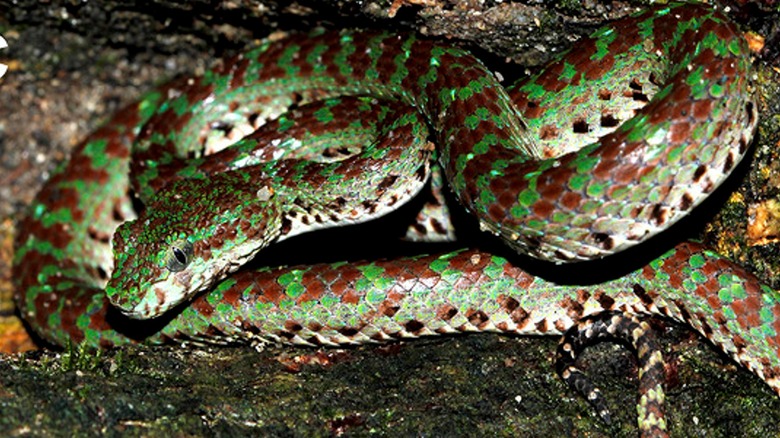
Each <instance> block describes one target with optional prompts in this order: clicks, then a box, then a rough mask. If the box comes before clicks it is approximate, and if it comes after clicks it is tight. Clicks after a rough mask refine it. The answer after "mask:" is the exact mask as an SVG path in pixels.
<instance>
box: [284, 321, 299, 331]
mask: <svg viewBox="0 0 780 438" xmlns="http://www.w3.org/2000/svg"><path fill="white" fill-rule="evenodd" d="M284 329H285V330H287V331H289V332H299V331H301V330H303V326H302V325H300V324H298V323H297V322H295V321H287V322H285V323H284Z"/></svg>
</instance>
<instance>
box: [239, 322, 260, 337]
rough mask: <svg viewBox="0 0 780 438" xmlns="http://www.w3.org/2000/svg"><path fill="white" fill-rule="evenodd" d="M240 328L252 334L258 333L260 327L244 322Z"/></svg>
mask: <svg viewBox="0 0 780 438" xmlns="http://www.w3.org/2000/svg"><path fill="white" fill-rule="evenodd" d="M241 330H242V331H245V332H247V333H250V334H252V335H259V334H260V328H259V327H257V326H255V325H252V324H249V323H247V322H244V323H243V324H241Z"/></svg>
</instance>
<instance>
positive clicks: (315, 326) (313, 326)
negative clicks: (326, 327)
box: [309, 322, 322, 333]
mask: <svg viewBox="0 0 780 438" xmlns="http://www.w3.org/2000/svg"><path fill="white" fill-rule="evenodd" d="M320 330H322V324H320V323H318V322H310V323H309V331H312V332H315V333H317V332H319V331H320Z"/></svg>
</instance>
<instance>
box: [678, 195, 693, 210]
mask: <svg viewBox="0 0 780 438" xmlns="http://www.w3.org/2000/svg"><path fill="white" fill-rule="evenodd" d="M692 206H693V196H691V194H690V193H684V194H683V196H682V199H680V211H688V210H690V209H691V207H692Z"/></svg>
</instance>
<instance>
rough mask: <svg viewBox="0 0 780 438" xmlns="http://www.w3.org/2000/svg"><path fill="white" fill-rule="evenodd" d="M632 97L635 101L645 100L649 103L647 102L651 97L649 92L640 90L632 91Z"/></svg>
mask: <svg viewBox="0 0 780 438" xmlns="http://www.w3.org/2000/svg"><path fill="white" fill-rule="evenodd" d="M631 99H633V100H634V101H635V102H645V103H647V102H649V101H650V98H648V97H647V94H645V93H640V92H638V91H635V92H633V93H631Z"/></svg>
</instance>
